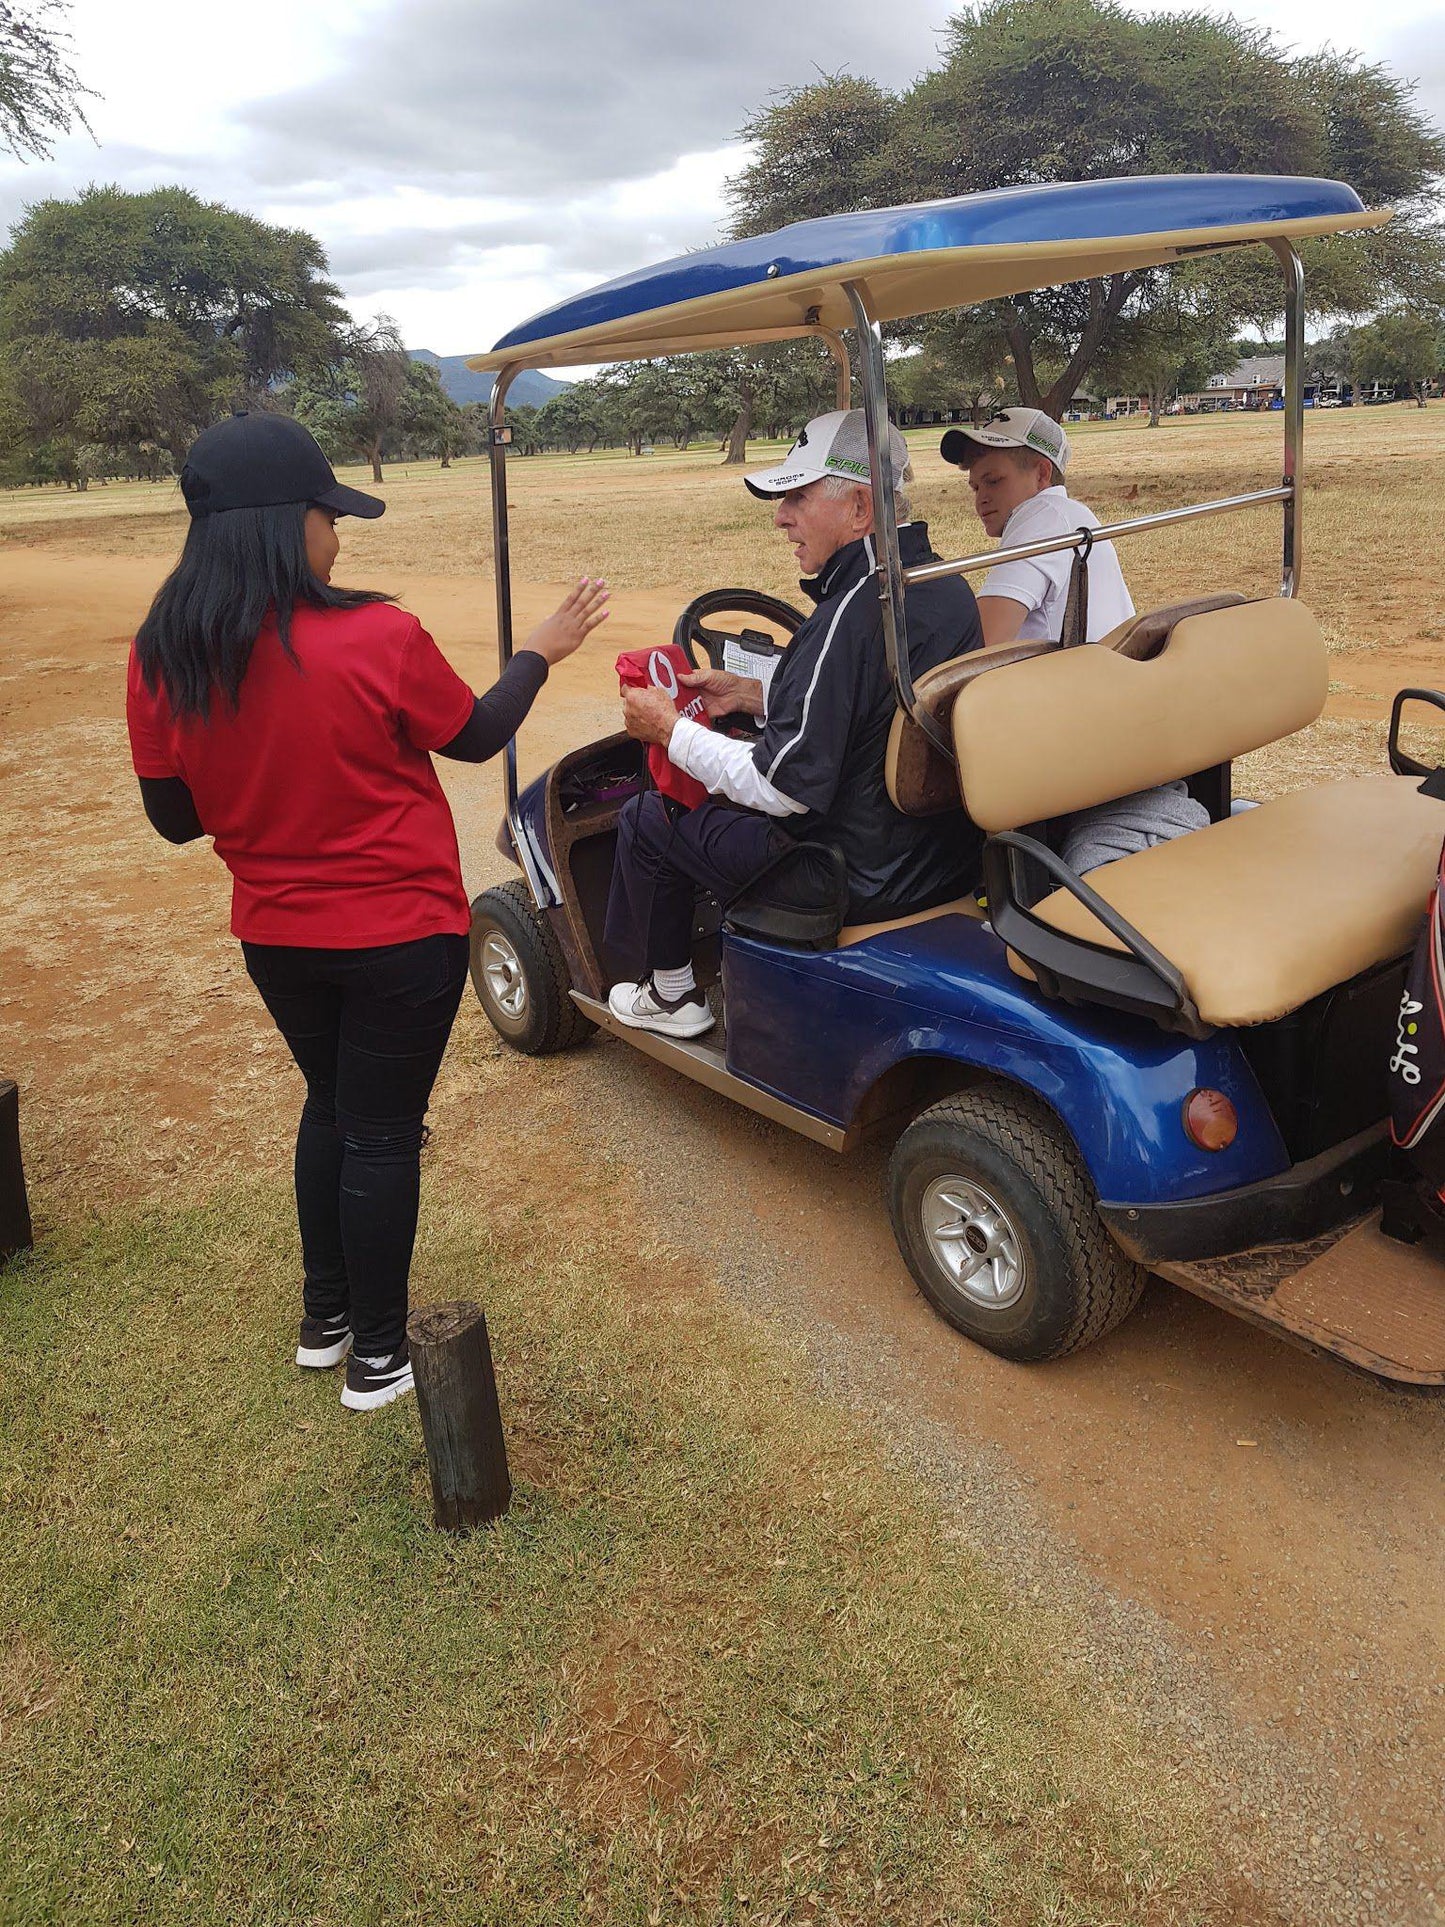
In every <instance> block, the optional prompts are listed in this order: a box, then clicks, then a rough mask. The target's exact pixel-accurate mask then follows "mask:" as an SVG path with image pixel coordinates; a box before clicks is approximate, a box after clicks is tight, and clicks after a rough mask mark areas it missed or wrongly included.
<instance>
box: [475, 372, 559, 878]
mask: <svg viewBox="0 0 1445 1927" xmlns="http://www.w3.org/2000/svg"><path fill="white" fill-rule="evenodd" d="M520 372H521V363H520V362H515V361H509V362H508V363H507V365H506V367H505V368H499V369H498V371H497V378H496V380H495V381H494V382H493V383H492V397H491V400H490V402H489V403H488V404H487V456H488V460H489V462H490V464H491V471H492V572H493V574H494V575H495V576H496V579H497V654H498V656H499V657H500V658H501V665H502V668H503V669H505V668H506V666H507V664H508V663H509V662H510V661H511V660H512V551H511V539H510V536H509V533H508V528H507V442H508V440H509V439H510V433H509V431H508V429H507V428H506V427H505V425H504V424H505V420H506V413H507V390H508V389H509V388H510V387H511V385H512V381H513V378H514V377H515V376H516V375H517V374H519V373H520ZM502 796H503V800H504V803H505V807H506V812H507V828H508V829H509V830H510V832H511V836H512V848H513V849H514V850H515V851H516V853H517V861H518V863H519V864H520V865H521V869H522V875H523V876H524V877H525V878H526V879H527V888H528V889H529V890H530V891H531V892H532V901H533V902H534V903H535V904H536V905H537V907H538V909H540V908H541V907H542V905H543V904H544V903H545V902H546V901H547V898H546V895H545V893H544V891H543V888H542V880H541V878H540V877H539V876H538V874H537V866H536V863H535V862H534V860H533V857H532V851H531V846H530V845H529V844H528V842H527V838H526V836H525V835H524V833H523V830H522V823H521V818H520V817H519V816H518V814H517V744H516V740H515V739H512V740H510V741H509V742H508V743H507V746H506V748H505V749H504V750H503V751H502Z"/></svg>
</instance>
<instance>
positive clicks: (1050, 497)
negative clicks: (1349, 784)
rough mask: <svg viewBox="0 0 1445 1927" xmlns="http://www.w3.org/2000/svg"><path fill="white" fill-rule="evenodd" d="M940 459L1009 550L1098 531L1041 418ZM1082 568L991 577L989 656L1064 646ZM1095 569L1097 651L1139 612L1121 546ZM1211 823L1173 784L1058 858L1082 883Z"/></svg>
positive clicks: (1087, 814)
mask: <svg viewBox="0 0 1445 1927" xmlns="http://www.w3.org/2000/svg"><path fill="white" fill-rule="evenodd" d="M939 453H940V454H941V455H942V456H943V459H944V460H945V461H946V462H953V463H954V464H956V465H957V466H958V467H959V468H966V469H967V470H968V485H969V487H970V488H971V489H972V490H973V505H974V507H975V508H976V509H977V510H978V517H979V520H980V521H981V522H982V523H983V526H984V527H985V528H986V529H987V530H988V533H989V534H990V535H992V536H996V537H997V538H998V539H999V542H1000V545H1001V546H1002V547H1003V548H1009V547H1012V546H1015V545H1017V544H1021V543H1024V542H1041V541H1043V540H1044V539H1045V538H1046V537H1048V536H1051V535H1067V534H1069V533H1070V532H1071V531H1072V530H1074V529H1080V528H1088V529H1096V528H1098V527H1099V518H1098V517H1097V516H1096V515H1095V514H1094V511H1093V510H1092V509H1091V508H1088V507H1086V505H1085V504H1084V503H1083V502H1078V501H1075V500H1074V498H1073V497H1072V496H1071V495H1070V494H1069V493H1068V491H1067V490H1066V488H1065V487H1064V472H1065V470H1066V469H1067V468H1068V466H1069V453H1070V451H1069V438H1068V436H1067V435H1066V434H1065V433H1064V431H1063V429H1062V428H1061V427H1060V426H1059V424H1058V423H1057V422H1056V421H1055V420H1054V419H1053V417H1052V416H1051V415H1045V414H1044V413H1043V412H1042V410H1040V409H1037V408H1005V409H1004V410H1003V411H1002V412H1001V413H1000V414H997V415H995V416H994V417H993V418H992V420H990V421H988V422H986V423H985V424H984V426H983V427H981V428H950V429H949V431H948V433H947V434H946V435H945V436H944V438H943V440H942V442H941V443H940V444H939ZM1073 561H1074V552H1073V550H1072V549H1058V550H1056V551H1055V552H1054V553H1053V554H1052V555H1036V556H1034V557H1032V558H1031V559H1030V560H1028V561H1012V562H1000V563H999V564H998V566H997V567H996V568H993V569H990V570H989V572H988V574H987V575H986V576H985V577H984V581H983V587H982V588H981V589H980V590H979V592H978V610H979V615H980V617H981V619H982V622H983V639H984V643H985V646H986V647H990V648H991V647H992V646H993V645H994V644H995V643H1003V642H1015V641H1024V642H1027V641H1031V640H1033V639H1035V638H1037V639H1040V640H1043V639H1047V640H1050V641H1054V642H1057V641H1059V640H1060V639H1061V638H1062V636H1063V632H1064V613H1065V610H1066V609H1067V607H1068V600H1069V576H1070V573H1071V571H1072V569H1073ZM1087 568H1088V581H1089V608H1088V620H1087V623H1086V625H1085V630H1084V640H1085V641H1086V642H1098V641H1099V640H1100V639H1101V638H1102V637H1104V636H1107V635H1108V633H1109V631H1110V630H1111V629H1115V628H1117V627H1118V625H1119V624H1120V623H1121V622H1127V621H1128V619H1129V617H1130V616H1132V615H1133V613H1134V603H1133V599H1132V598H1131V596H1130V594H1129V591H1128V589H1127V588H1126V587H1125V586H1124V575H1123V571H1122V570H1121V569H1120V567H1119V558H1118V556H1117V555H1116V554H1115V552H1114V545H1113V543H1112V542H1096V543H1095V544H1094V546H1093V548H1092V549H1091V550H1090V552H1089V560H1088V563H1087ZM1208 821H1209V812H1208V811H1207V810H1206V809H1205V808H1204V806H1203V804H1202V803H1197V802H1196V801H1195V800H1194V798H1193V797H1192V796H1190V795H1189V794H1188V792H1187V791H1186V789H1185V787H1184V785H1183V784H1182V783H1164V784H1161V785H1160V786H1159V787H1158V788H1157V789H1150V790H1140V791H1139V792H1137V794H1135V795H1133V796H1122V797H1120V798H1119V799H1118V801H1117V802H1113V803H1101V804H1099V805H1098V807H1097V808H1095V809H1092V810H1081V811H1080V812H1079V814H1078V815H1077V816H1073V817H1070V818H1069V820H1068V822H1067V823H1066V824H1064V825H1063V826H1062V828H1061V830H1060V845H1059V853H1060V855H1061V856H1062V857H1063V859H1064V861H1065V862H1066V863H1067V864H1068V865H1069V867H1070V868H1071V869H1072V870H1074V871H1075V872H1076V873H1077V874H1078V875H1080V876H1082V875H1083V874H1084V873H1085V872H1086V871H1088V870H1097V869H1098V868H1099V867H1100V866H1101V865H1102V864H1105V863H1113V862H1115V861H1117V860H1118V858H1120V857H1123V856H1131V855H1133V854H1134V853H1135V852H1136V851H1139V850H1147V849H1148V848H1149V847H1150V846H1151V845H1152V844H1155V843H1165V842H1168V841H1170V840H1171V839H1172V838H1174V837H1176V836H1184V835H1187V834H1188V832H1189V831H1190V830H1199V829H1203V828H1204V826H1205V825H1206V824H1207V823H1208Z"/></svg>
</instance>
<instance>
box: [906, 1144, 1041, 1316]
mask: <svg viewBox="0 0 1445 1927" xmlns="http://www.w3.org/2000/svg"><path fill="white" fill-rule="evenodd" d="M922 1216H923V1235H924V1236H925V1238H927V1240H928V1249H929V1251H930V1253H931V1254H932V1256H933V1259H934V1261H935V1263H936V1264H937V1265H938V1266H939V1267H940V1269H941V1270H942V1271H943V1274H944V1276H945V1277H946V1278H947V1279H948V1281H949V1283H950V1284H952V1285H954V1286H955V1287H956V1288H957V1289H958V1290H959V1291H960V1292H961V1293H962V1294H963V1296H964V1297H965V1298H968V1299H971V1300H972V1301H973V1303H974V1304H976V1305H982V1306H984V1307H986V1308H987V1309H988V1310H989V1311H1003V1310H1004V1309H1005V1308H1006V1307H1007V1306H1009V1305H1012V1304H1015V1303H1016V1302H1017V1301H1018V1299H1019V1298H1021V1297H1022V1296H1023V1289H1024V1255H1023V1250H1022V1248H1021V1246H1020V1244H1019V1239H1018V1233H1017V1232H1016V1231H1015V1230H1014V1228H1013V1225H1012V1224H1011V1223H1010V1222H1009V1219H1008V1217H1007V1215H1006V1214H1005V1212H1004V1211H1003V1210H1002V1209H1001V1207H1000V1206H999V1205H998V1203H997V1202H996V1201H995V1200H994V1199H993V1198H991V1197H990V1196H989V1194H988V1193H987V1191H985V1190H984V1189H983V1188H982V1186H981V1185H977V1184H975V1183H973V1181H972V1180H971V1179H969V1178H952V1177H944V1178H935V1179H934V1180H933V1182H932V1184H930V1185H929V1187H928V1189H927V1190H926V1191H925V1192H924V1194H923V1204H922Z"/></svg>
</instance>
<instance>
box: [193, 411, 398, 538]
mask: <svg viewBox="0 0 1445 1927" xmlns="http://www.w3.org/2000/svg"><path fill="white" fill-rule="evenodd" d="M181 493H182V495H184V496H185V498H186V507H187V508H188V509H189V510H190V511H191V514H192V516H193V517H194V516H200V515H221V514H223V513H224V512H225V511H226V510H227V509H267V508H279V507H281V506H282V504H283V503H286V502H308V503H315V505H316V506H317V507H318V508H324V509H335V511H336V513H337V514H338V515H364V516H366V517H368V518H369V519H370V518H373V517H375V516H378V515H384V514H385V513H386V503H385V502H384V501H382V499H381V497H380V496H378V495H363V494H362V492H361V490H360V489H359V488H346V487H344V486H343V485H342V484H341V483H340V482H338V481H337V479H336V476H335V475H334V474H333V472H332V468H331V464H330V462H328V461H327V459H326V457H325V456H324V455H323V454H322V452H321V444H320V443H319V442H318V441H317V439H316V437H315V436H314V435H313V434H312V433H311V432H310V430H309V429H305V428H303V427H302V426H301V424H300V422H297V421H292V419H291V417H290V416H289V415H251V414H245V413H242V412H238V413H236V414H234V415H231V416H229V417H228V418H227V419H226V420H225V421H223V422H217V423H216V425H215V426H214V428H206V429H203V430H202V431H201V433H200V434H199V435H197V437H196V439H195V441H194V442H192V444H191V447H190V452H189V454H188V455H187V456H186V465H185V467H184V468H183V469H182V470H181Z"/></svg>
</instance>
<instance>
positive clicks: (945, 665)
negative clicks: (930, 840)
mask: <svg viewBox="0 0 1445 1927" xmlns="http://www.w3.org/2000/svg"><path fill="white" fill-rule="evenodd" d="M1243 601H1244V597H1243V596H1242V595H1240V593H1239V592H1238V590H1237V589H1223V590H1221V591H1220V593H1219V594H1218V595H1212V596H1196V597H1195V598H1194V599H1193V601H1190V602H1171V603H1170V604H1169V605H1168V606H1167V607H1166V608H1163V609H1146V610H1144V611H1143V612H1142V614H1139V615H1133V616H1130V617H1129V619H1128V620H1127V621H1126V622H1121V623H1119V624H1118V625H1117V627H1115V628H1113V629H1111V630H1110V631H1109V633H1108V634H1107V635H1106V636H1101V637H1100V638H1099V641H1098V643H1097V644H1096V645H1094V646H1095V647H1097V648H1100V649H1112V650H1113V651H1115V652H1116V653H1117V654H1118V655H1121V656H1128V657H1129V658H1131V659H1132V660H1134V661H1139V662H1142V661H1145V660H1147V659H1148V658H1149V657H1151V656H1157V655H1158V654H1159V652H1160V650H1161V649H1162V648H1163V647H1164V645H1165V643H1166V642H1167V641H1168V639H1169V637H1170V635H1171V633H1172V632H1173V629H1174V625H1175V623H1177V622H1183V621H1184V619H1185V618H1186V617H1187V616H1199V615H1208V614H1209V613H1211V611H1213V610H1215V609H1229V608H1234V607H1237V606H1238V605H1239V604H1240V603H1242V602H1243ZM1057 647H1058V645H1057V644H1056V643H1053V642H1046V641H1042V640H1034V641H1029V642H1002V643H999V644H997V645H996V646H995V647H994V648H992V649H975V650H972V651H971V652H970V653H969V654H968V655H966V656H954V657H953V658H952V659H951V660H950V661H948V662H941V663H939V665H938V667H937V668H936V669H926V670H925V671H924V672H923V674H922V675H921V676H920V677H919V678H918V680H917V682H916V683H915V684H914V685H913V693H914V696H915V697H916V698H917V700H918V702H919V704H920V705H921V706H922V707H923V708H924V709H925V710H927V712H928V714H929V715H930V716H932V717H933V718H934V719H935V721H937V722H938V723H940V724H941V725H942V726H943V728H944V729H945V730H947V729H948V728H949V726H950V723H951V720H952V717H953V705H954V703H955V702H956V701H957V700H958V692H959V690H960V689H965V688H967V686H968V684H969V683H971V682H973V681H974V680H975V679H976V678H977V677H979V676H982V675H986V674H987V672H988V671H989V670H990V669H1006V668H1008V667H1009V665H1010V664H1011V663H1016V662H1027V661H1028V660H1029V659H1030V658H1031V657H1033V656H1042V655H1047V654H1048V653H1049V651H1050V650H1053V649H1055V648H1057ZM885 774H886V781H887V784H888V794H889V795H890V796H891V797H892V799H893V802H894V804H895V805H896V807H897V808H898V809H900V810H902V811H903V813H904V814H905V815H906V816H937V815H938V814H939V813H940V812H941V811H943V810H956V809H957V808H958V796H959V791H958V774H957V771H956V769H955V767H954V764H953V763H952V761H951V760H950V759H949V758H948V757H946V756H943V755H941V754H940V753H939V751H938V750H936V749H935V748H934V747H933V745H932V743H930V742H929V740H928V738H927V737H926V736H925V735H924V733H923V731H922V730H921V729H920V728H919V727H918V725H917V723H915V722H914V720H913V718H912V717H911V716H905V715H904V714H903V712H902V710H899V712H898V713H897V715H895V716H894V718H893V726H892V728H891V729H890V730H889V732H888V753H887V762H886V765H885Z"/></svg>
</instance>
